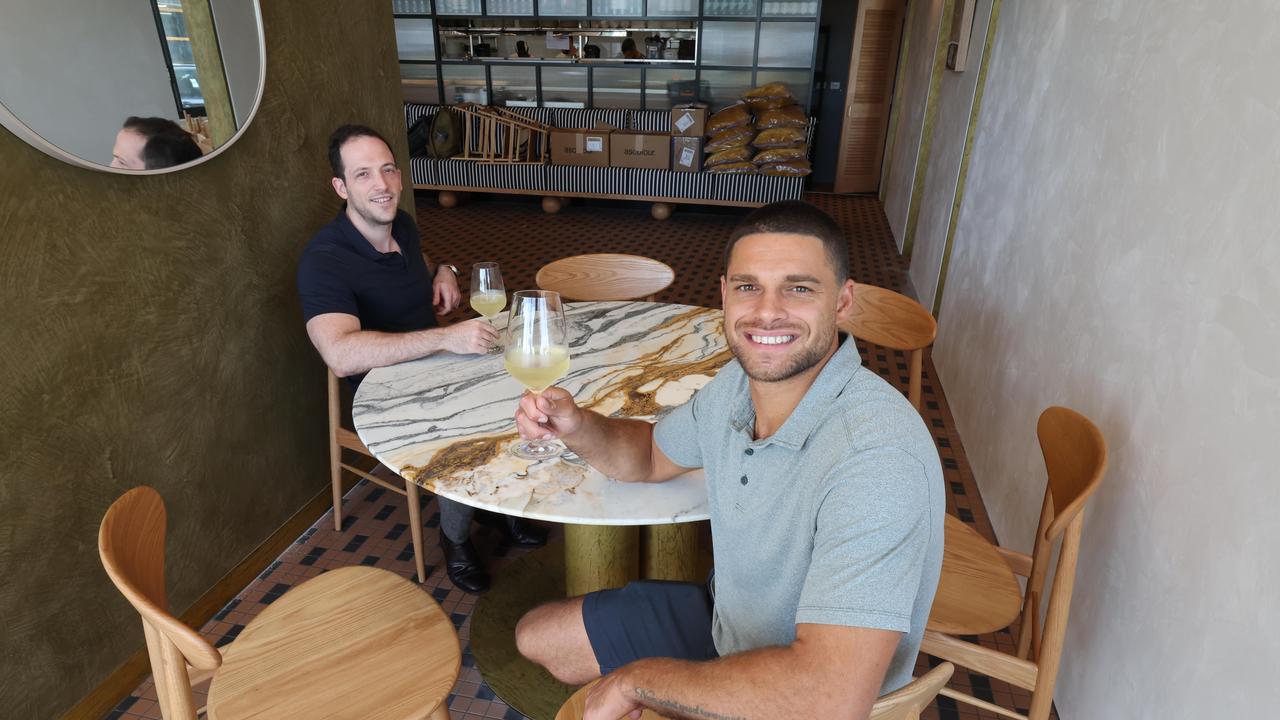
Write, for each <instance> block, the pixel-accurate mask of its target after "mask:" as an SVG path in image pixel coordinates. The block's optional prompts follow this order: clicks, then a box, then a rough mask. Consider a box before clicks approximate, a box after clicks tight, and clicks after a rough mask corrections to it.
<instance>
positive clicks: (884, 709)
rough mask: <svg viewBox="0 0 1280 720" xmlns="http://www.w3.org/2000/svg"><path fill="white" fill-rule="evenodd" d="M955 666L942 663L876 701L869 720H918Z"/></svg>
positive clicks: (945, 682)
mask: <svg viewBox="0 0 1280 720" xmlns="http://www.w3.org/2000/svg"><path fill="white" fill-rule="evenodd" d="M953 672H955V666H954V665H952V664H951V663H949V662H944V663H941V664H940V665H938V667H936V668H934V669H932V670H930V671H929V672H927V673H925V674H924V675H921V676H920V677H918V678H916V679H914V680H912V681H911V682H910V683H907V685H906V686H904V687H901V688H899V689H897V690H894V691H893V692H891V693H889V694H888V695H885V696H884V697H882V698H880V699H879V700H877V701H876V704H875V705H873V706H872V707H871V720H919V718H920V713H922V712H924V709H925V708H927V707H929V703H931V702H933V699H934V698H935V697H937V695H938V691H939V690H941V689H942V687H943V686H944V685H946V684H947V681H948V680H950V679H951V673H953Z"/></svg>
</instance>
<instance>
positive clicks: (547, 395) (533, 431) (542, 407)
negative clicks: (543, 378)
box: [516, 387, 582, 440]
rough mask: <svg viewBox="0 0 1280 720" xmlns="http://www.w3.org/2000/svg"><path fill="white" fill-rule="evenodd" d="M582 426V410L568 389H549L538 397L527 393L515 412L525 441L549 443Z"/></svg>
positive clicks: (518, 427) (517, 427)
mask: <svg viewBox="0 0 1280 720" xmlns="http://www.w3.org/2000/svg"><path fill="white" fill-rule="evenodd" d="M581 426H582V410H581V409H580V408H579V407H578V406H577V404H576V403H574V402H573V396H572V395H570V394H569V391H568V390H565V389H564V388H559V387H549V388H547V389H546V390H543V391H542V392H541V393H539V394H538V395H534V394H533V393H531V392H528V391H526V392H525V394H524V395H523V396H522V397H521V398H520V407H518V408H517V409H516V429H517V430H519V431H520V437H522V438H524V439H525V440H550V439H552V438H558V437H563V436H565V435H570V434H572V433H574V432H576V431H577V430H578V428H579V427H581Z"/></svg>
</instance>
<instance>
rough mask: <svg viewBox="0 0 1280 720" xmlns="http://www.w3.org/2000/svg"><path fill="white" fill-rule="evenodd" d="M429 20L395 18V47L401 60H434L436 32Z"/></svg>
mask: <svg viewBox="0 0 1280 720" xmlns="http://www.w3.org/2000/svg"><path fill="white" fill-rule="evenodd" d="M432 25H433V23H432V21H431V20H424V19H419V18H396V48H398V50H399V52H400V59H401V60H435V59H436V34H435V31H434V29H433V28H432Z"/></svg>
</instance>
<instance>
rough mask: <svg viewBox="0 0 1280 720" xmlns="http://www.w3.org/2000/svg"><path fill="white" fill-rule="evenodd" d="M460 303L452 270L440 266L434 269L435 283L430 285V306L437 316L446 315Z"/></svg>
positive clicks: (456, 281)
mask: <svg viewBox="0 0 1280 720" xmlns="http://www.w3.org/2000/svg"><path fill="white" fill-rule="evenodd" d="M460 302H462V293H461V292H460V291H459V290H458V278H456V277H454V276H453V271H452V270H450V269H449V268H447V267H445V266H444V265H441V266H440V267H439V268H437V269H436V279H435V282H433V283H431V304H432V305H434V306H435V308H436V313H437V314H439V315H447V314H449V313H451V312H453V311H454V309H455V308H457V307H458V303H460Z"/></svg>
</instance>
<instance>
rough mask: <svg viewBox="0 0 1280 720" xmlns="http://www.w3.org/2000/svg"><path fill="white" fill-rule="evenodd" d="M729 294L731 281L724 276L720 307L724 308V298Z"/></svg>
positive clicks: (721, 278)
mask: <svg viewBox="0 0 1280 720" xmlns="http://www.w3.org/2000/svg"><path fill="white" fill-rule="evenodd" d="M728 292H729V281H728V280H725V278H724V276H723V275H721V276H720V307H724V298H725V295H727V294H728Z"/></svg>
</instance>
